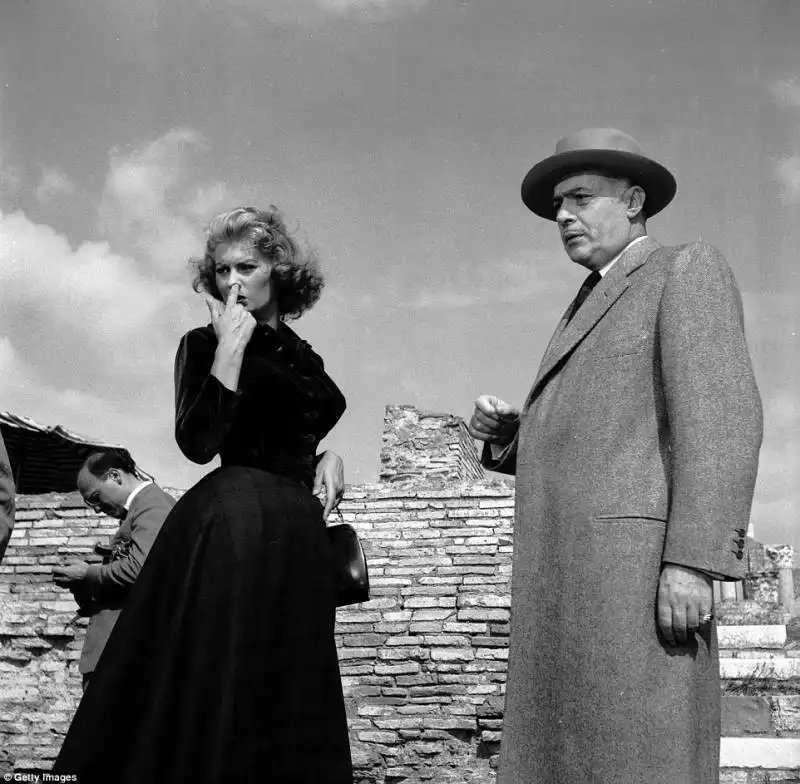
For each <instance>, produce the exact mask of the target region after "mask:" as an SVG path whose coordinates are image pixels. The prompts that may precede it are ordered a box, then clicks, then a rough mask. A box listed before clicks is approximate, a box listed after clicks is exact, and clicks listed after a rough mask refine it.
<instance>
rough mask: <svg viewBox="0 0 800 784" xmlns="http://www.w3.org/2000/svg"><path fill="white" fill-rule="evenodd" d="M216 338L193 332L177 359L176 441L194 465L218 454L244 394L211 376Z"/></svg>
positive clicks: (198, 331) (187, 335) (182, 343)
mask: <svg viewBox="0 0 800 784" xmlns="http://www.w3.org/2000/svg"><path fill="white" fill-rule="evenodd" d="M216 346H217V343H216V337H215V336H214V335H213V333H212V332H210V330H203V329H193V330H191V331H190V332H187V333H186V334H185V335H184V336H183V338H181V342H180V345H179V346H178V353H177V356H176V357H175V440H176V441H177V442H178V446H179V447H180V450H181V452H183V454H184V455H186V457H187V458H188V459H189V460H191V461H192V462H193V463H201V464H204V463H208V462H210V461H211V460H213V459H214V456H215V455H216V454H218V452H219V450H220V447H221V445H222V442H223V440H224V439H225V436H226V435H227V434H228V431H229V430H230V428H231V425H232V423H233V420H234V415H235V412H236V408H237V404H238V402H239V399H240V397H241V392H239V391H236V392H234V391H232V390H230V389H228V388H227V387H225V386H223V384H222V383H220V381H219V380H218V379H217V378H216V376H212V375H211V373H210V371H211V365H212V364H213V363H214V353H215V351H216Z"/></svg>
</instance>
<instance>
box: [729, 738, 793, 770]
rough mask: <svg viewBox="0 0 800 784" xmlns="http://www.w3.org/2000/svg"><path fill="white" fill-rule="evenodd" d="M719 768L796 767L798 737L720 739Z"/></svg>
mask: <svg viewBox="0 0 800 784" xmlns="http://www.w3.org/2000/svg"><path fill="white" fill-rule="evenodd" d="M719 756H720V767H721V768H739V769H742V768H745V769H758V768H765V769H770V768H775V769H779V768H788V769H792V768H795V769H796V768H797V766H798V760H800V738H736V737H733V738H732V737H723V738H722V739H721V741H720V755H719Z"/></svg>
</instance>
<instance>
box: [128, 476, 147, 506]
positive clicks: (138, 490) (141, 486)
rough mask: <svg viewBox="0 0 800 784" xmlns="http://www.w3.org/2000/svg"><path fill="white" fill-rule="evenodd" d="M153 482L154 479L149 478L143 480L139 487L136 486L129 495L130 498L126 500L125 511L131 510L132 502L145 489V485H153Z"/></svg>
mask: <svg viewBox="0 0 800 784" xmlns="http://www.w3.org/2000/svg"><path fill="white" fill-rule="evenodd" d="M151 484H153V480H152V479H150V480H148V481H146V482H142V483H141V484H140V485H139V486H138V487H136V488H134V490H133V492H132V493H131V494H130V495H129V496H128V500H127V501H126V502H125V511H126V512H130V510H131V504H132V503H133V499H134V498H136V496H137V495H139V493H141V492H142V490H144V489H145V487H147V485H151Z"/></svg>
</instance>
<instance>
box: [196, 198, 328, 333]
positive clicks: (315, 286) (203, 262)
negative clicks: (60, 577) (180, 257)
mask: <svg viewBox="0 0 800 784" xmlns="http://www.w3.org/2000/svg"><path fill="white" fill-rule="evenodd" d="M241 240H248V241H250V242H252V243H253V247H254V248H256V249H257V250H258V251H259V253H261V255H262V256H264V258H265V259H267V260H268V261H269V262H270V263H271V264H272V281H273V283H274V284H275V288H276V295H277V299H278V311H279V312H280V317H281V320H283V321H289V320H291V319H296V318H299V317H300V316H301V315H302V314H303V313H305V311H307V310H308V309H309V308H310V307H311V306H312V305H314V303H316V302H317V300H318V299H319V297H320V294H321V293H322V288H323V286H324V285H325V281H324V279H323V277H322V273H321V272H320V270H319V261H318V259H317V255H316V253H315V252H314V251H313V250H311V249H301V248H300V246H299V245H298V243H297V242H296V241H295V240H294V239H293V238H292V237H291V236H290V234H289V232H288V230H287V229H286V223H285V222H284V219H283V215H282V213H281V212H280V210H279V209H278V208H277V207H275V206H273V205H270V206H269V208H268V209H266V210H258V209H256V208H255V207H237V208H236V209H234V210H230V211H229V212H223V213H221V214H219V215H217V216H216V217H215V218H213V219H212V220H211V223H210V224H209V225H208V230H207V234H206V248H205V253H204V255H203V256H202V257H201V258H198V259H192V260H191V261H190V262H189V263H190V264H191V266H192V267H193V269H194V272H195V275H194V279H193V280H192V288H193V289H194V290H195V291H198V292H207V293H208V294H210V295H211V296H212V297H215V298H216V299H222V296H221V295H220V293H219V289H218V288H217V281H216V275H215V272H214V265H215V262H214V252H215V251H216V249H217V246H218V245H219V244H220V243H222V242H237V241H241Z"/></svg>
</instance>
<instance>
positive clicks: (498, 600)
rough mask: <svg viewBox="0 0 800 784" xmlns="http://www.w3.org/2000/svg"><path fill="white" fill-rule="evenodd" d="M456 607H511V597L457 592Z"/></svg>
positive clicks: (507, 595)
mask: <svg viewBox="0 0 800 784" xmlns="http://www.w3.org/2000/svg"><path fill="white" fill-rule="evenodd" d="M458 607H459V608H461V607H492V608H497V607H501V608H505V607H511V595H510V594H496V593H477V592H475V593H471V592H467V591H459V594H458Z"/></svg>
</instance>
